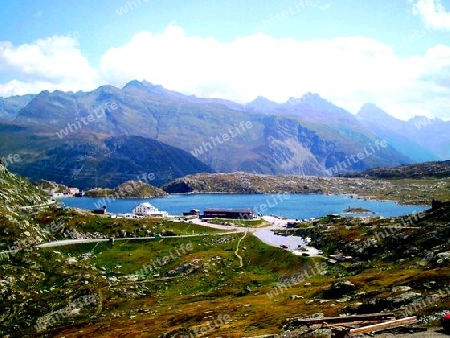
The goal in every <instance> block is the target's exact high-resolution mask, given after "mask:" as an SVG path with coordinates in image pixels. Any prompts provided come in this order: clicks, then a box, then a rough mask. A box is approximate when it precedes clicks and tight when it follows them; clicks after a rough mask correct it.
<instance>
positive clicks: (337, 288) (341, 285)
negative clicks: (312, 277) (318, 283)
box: [323, 280, 356, 299]
mask: <svg viewBox="0 0 450 338" xmlns="http://www.w3.org/2000/svg"><path fill="white" fill-rule="evenodd" d="M355 290H356V285H355V284H353V283H352V282H350V281H348V280H344V281H339V282H336V283H334V284H332V285H331V286H330V288H329V289H327V290H325V291H324V292H323V298H325V299H337V298H342V297H343V296H347V295H349V294H351V293H352V292H353V291H355Z"/></svg>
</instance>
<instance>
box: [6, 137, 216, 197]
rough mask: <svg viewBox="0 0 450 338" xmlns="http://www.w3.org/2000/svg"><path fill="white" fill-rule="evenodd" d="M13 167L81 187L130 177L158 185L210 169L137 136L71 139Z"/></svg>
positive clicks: (111, 185) (32, 175)
mask: <svg viewBox="0 0 450 338" xmlns="http://www.w3.org/2000/svg"><path fill="white" fill-rule="evenodd" d="M12 167H13V168H14V171H16V172H18V173H20V174H21V175H23V176H27V177H28V178H30V179H31V180H39V179H40V178H44V179H46V180H51V181H55V182H59V183H62V184H65V185H68V186H75V187H78V188H80V189H89V188H94V187H104V188H114V187H116V186H118V185H120V184H122V183H123V182H126V181H130V180H134V181H142V182H144V183H148V184H151V185H161V184H163V183H166V182H168V181H171V180H172V179H174V178H177V177H183V176H185V175H187V174H192V173H199V172H207V173H211V172H213V170H212V169H211V168H210V167H208V166H207V165H205V164H204V163H202V162H200V161H199V160H197V159H196V158H195V157H193V156H192V155H191V154H189V153H187V152H185V151H183V150H181V149H177V148H174V147H171V146H168V145H166V144H164V143H162V142H159V141H155V140H151V139H146V138H143V137H140V136H117V137H110V138H106V139H104V140H98V141H85V140H71V141H68V142H66V143H63V144H61V145H58V146H56V147H55V148H52V149H49V150H48V151H46V152H45V153H44V154H43V155H42V156H40V157H39V158H38V159H37V160H35V161H23V162H20V163H18V164H16V165H14V166H12Z"/></svg>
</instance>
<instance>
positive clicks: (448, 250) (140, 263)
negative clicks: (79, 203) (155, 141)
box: [0, 169, 450, 338]
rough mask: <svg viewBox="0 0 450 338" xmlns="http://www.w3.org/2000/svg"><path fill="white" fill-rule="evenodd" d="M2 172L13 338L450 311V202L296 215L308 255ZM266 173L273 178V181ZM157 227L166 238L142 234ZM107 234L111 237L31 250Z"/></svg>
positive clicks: (172, 332)
mask: <svg viewBox="0 0 450 338" xmlns="http://www.w3.org/2000/svg"><path fill="white" fill-rule="evenodd" d="M240 175H241V174H237V176H236V177H240V178H245V177H246V176H240ZM0 179H1V180H0V182H1V183H0V184H2V186H1V190H0V192H1V195H0V201H1V204H0V215H1V221H0V243H2V246H3V248H4V251H3V252H2V255H1V259H0V272H1V273H0V276H1V277H0V335H2V336H5V337H10V338H13V337H48V336H71V337H85V336H93V337H96V336H102V337H117V336H118V335H138V334H141V335H142V334H145V335H147V336H149V337H177V336H180V335H191V336H197V335H199V333H200V332H201V333H203V334H206V335H209V336H226V337H243V336H247V337H254V336H260V335H267V334H272V335H275V337H277V336H279V337H288V336H290V337H304V336H307V335H305V334H304V331H303V329H304V328H301V327H295V326H292V325H291V324H289V323H288V322H286V318H291V317H298V316H299V315H300V316H302V317H306V316H308V317H318V316H319V317H320V316H337V315H343V314H358V313H368V312H379V311H389V312H393V313H394V314H395V316H396V317H397V318H402V317H405V316H410V315H415V316H418V319H419V325H420V326H422V327H429V325H433V326H436V325H438V324H439V323H438V321H439V317H440V315H441V314H442V313H443V312H444V311H448V310H449V309H450V289H449V287H448V285H449V282H450V280H449V276H450V243H449V241H448V238H449V235H450V233H449V221H448V220H449V219H450V217H449V214H450V206H449V203H436V202H435V203H433V208H432V209H431V210H429V211H426V212H421V213H419V214H413V215H410V216H408V217H407V218H405V217H404V218H391V219H381V218H370V217H365V218H352V217H349V218H346V217H331V216H330V217H324V218H321V219H319V220H316V221H315V222H314V223H311V222H301V223H297V224H296V227H294V228H291V230H290V231H291V232H292V233H295V235H300V236H302V237H309V238H311V244H312V245H314V246H315V247H317V248H318V249H319V250H321V251H322V252H323V256H319V257H305V256H295V255H293V254H291V253H290V252H289V251H287V250H284V249H281V248H277V247H270V246H268V245H266V244H264V243H262V242H261V241H259V240H258V239H257V238H256V236H253V235H251V233H226V234H220V235H219V234H218V232H223V230H216V229H210V228H205V227H204V226H201V225H196V224H193V223H190V222H189V221H184V220H179V221H178V220H152V219H120V220H119V219H111V218H107V217H105V216H103V215H100V216H96V215H92V214H91V213H89V212H81V211H77V210H66V209H64V208H58V207H55V206H52V205H47V204H46V202H48V200H47V196H46V195H45V194H43V193H42V192H41V191H40V190H38V189H37V188H36V187H34V186H32V185H30V184H29V183H28V182H27V181H26V180H24V179H22V178H20V177H18V176H16V175H13V174H11V173H10V172H8V171H7V170H6V169H3V170H2V171H0ZM314 179H317V178H307V180H305V181H304V182H313V181H314ZM258 180H261V182H260V183H259V184H260V185H261V186H262V184H263V181H265V182H266V184H270V185H269V186H271V187H272V188H274V187H275V186H274V184H275V183H274V182H275V181H276V180H275V181H274V182H271V181H270V180H269V179H267V178H266V177H262V176H257V179H255V182H257V181H258ZM320 180H323V182H327V183H326V184H324V186H328V185H331V184H336V183H335V180H336V178H335V179H331V178H329V179H320ZM346 180H351V181H354V182H358V181H359V180H360V179H346ZM283 181H287V182H289V180H288V179H286V178H284V180H283ZM344 181H345V179H343V182H344ZM205 182H206V183H205V184H209V183H208V182H209V181H208V180H206V181H205ZM267 182H268V183H267ZM304 182H302V183H304ZM330 182H334V183H330ZM376 182H378V184H379V181H376ZM277 184H280V183H277ZM293 184H294V182H290V184H287V185H286V186H292V185H293ZM310 184H311V185H312V183H310ZM374 184H375V183H374ZM298 186H300V185H298ZM355 186H357V185H355ZM278 187H279V186H278ZM24 208H26V209H24ZM156 234H162V235H163V237H160V238H158V239H157V240H154V239H138V237H143V236H152V235H156ZM186 235H189V237H180V236H186ZM193 235H194V236H193ZM109 237H115V238H116V240H115V241H103V242H91V243H79V244H73V245H66V246H57V247H36V244H38V243H44V242H52V241H55V240H62V239H69V238H92V239H95V238H100V239H103V238H109ZM121 237H122V238H121ZM23 239H27V240H26V241H22V240H23ZM13 244H17V246H16V247H11V245H13ZM57 244H58V243H57ZM312 334H313V336H315V335H316V333H312ZM321 334H325V336H326V335H328V336H329V334H330V332H329V330H328V331H327V332H326V331H322V332H321Z"/></svg>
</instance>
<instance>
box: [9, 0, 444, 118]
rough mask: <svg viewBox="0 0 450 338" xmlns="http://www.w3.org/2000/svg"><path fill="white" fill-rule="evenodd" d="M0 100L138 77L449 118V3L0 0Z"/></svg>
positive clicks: (189, 88)
mask: <svg viewBox="0 0 450 338" xmlns="http://www.w3.org/2000/svg"><path fill="white" fill-rule="evenodd" d="M0 22H1V25H0V97H9V96H13V95H23V94H27V93H39V92H40V91H42V90H50V91H53V90H56V89H58V90H64V91H78V90H83V91H88V90H93V89H95V88H97V87H98V86H101V85H113V86H116V87H122V86H124V85H125V84H126V83H127V82H129V81H131V80H134V79H137V80H144V79H145V80H147V81H149V82H151V83H154V84H159V85H162V86H164V87H165V88H167V89H171V90H176V91H179V92H182V93H184V94H188V95H191V94H195V95H197V96H199V97H218V98H225V99H229V100H232V101H235V102H239V103H247V102H250V101H252V100H254V99H255V98H256V97H257V96H264V97H266V98H268V99H270V100H273V101H275V102H286V101H287V100H288V99H289V98H290V97H296V98H298V97H301V96H302V95H304V94H306V93H308V92H313V93H318V94H319V95H321V96H322V97H323V98H325V99H327V100H329V101H331V102H333V103H334V104H336V105H338V106H340V107H343V108H345V109H347V110H348V111H350V112H351V113H357V112H358V110H359V109H360V107H361V106H362V105H363V104H364V103H368V102H371V103H375V104H376V105H378V106H379V107H380V108H382V109H383V110H385V111H386V112H388V113H389V114H391V115H393V116H395V117H397V118H401V119H405V120H406V119H409V118H412V117H413V116H415V115H420V116H427V117H429V118H434V117H438V118H441V119H444V120H450V109H449V107H450V0H377V1H373V0H278V1H276V2H275V1H272V0H221V1H219V0H196V1H194V0H147V1H146V0H77V1H76V2H75V1H73V2H72V1H70V2H69V1H68V0H66V1H61V0H20V1H19V0H8V1H6V0H1V4H0Z"/></svg>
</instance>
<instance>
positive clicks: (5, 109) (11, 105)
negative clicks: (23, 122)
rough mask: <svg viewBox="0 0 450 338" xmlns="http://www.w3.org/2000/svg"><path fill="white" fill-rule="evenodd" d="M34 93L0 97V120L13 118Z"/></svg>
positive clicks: (32, 97)
mask: <svg viewBox="0 0 450 338" xmlns="http://www.w3.org/2000/svg"><path fill="white" fill-rule="evenodd" d="M35 97H36V95H33V94H28V95H23V96H11V97H8V98H1V97H0V120H14V119H15V118H16V116H17V114H18V113H19V111H20V110H21V109H22V108H24V107H25V106H26V105H27V104H28V103H30V101H31V100H33V99H34V98H35Z"/></svg>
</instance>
